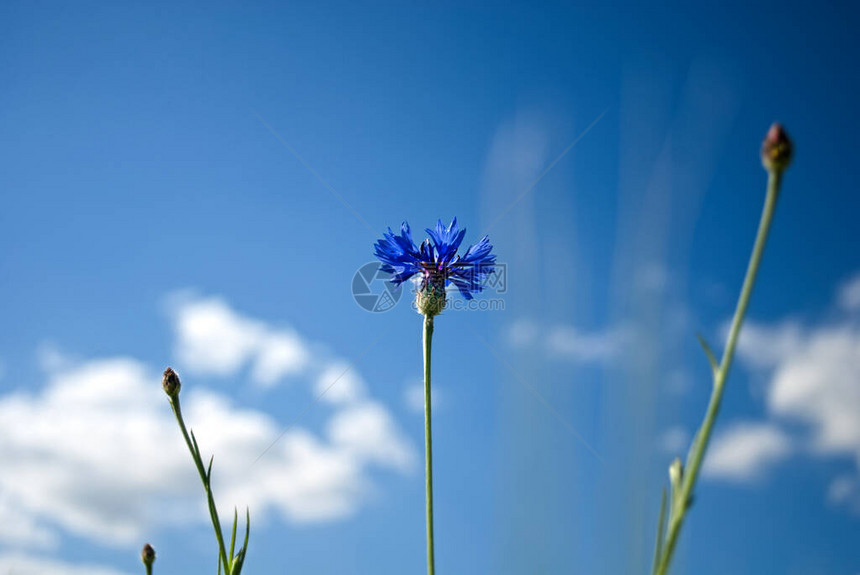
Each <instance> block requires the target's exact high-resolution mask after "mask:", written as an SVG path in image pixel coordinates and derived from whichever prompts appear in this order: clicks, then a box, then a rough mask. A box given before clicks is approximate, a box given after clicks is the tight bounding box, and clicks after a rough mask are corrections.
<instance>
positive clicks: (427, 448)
mask: <svg viewBox="0 0 860 575" xmlns="http://www.w3.org/2000/svg"><path fill="white" fill-rule="evenodd" d="M432 339H433V317H432V316H429V315H425V316H424V452H425V457H426V477H427V573H428V575H434V573H435V572H436V567H435V562H434V557H433V426H432V423H431V401H430V348H431V343H432Z"/></svg>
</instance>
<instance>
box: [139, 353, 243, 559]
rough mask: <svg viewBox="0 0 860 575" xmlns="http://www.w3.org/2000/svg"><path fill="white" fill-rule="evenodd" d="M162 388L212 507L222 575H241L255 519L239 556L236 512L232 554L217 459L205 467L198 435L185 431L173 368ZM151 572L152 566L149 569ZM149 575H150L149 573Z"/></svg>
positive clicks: (235, 512) (236, 513)
mask: <svg viewBox="0 0 860 575" xmlns="http://www.w3.org/2000/svg"><path fill="white" fill-rule="evenodd" d="M161 386H162V387H163V388H164V392H165V393H166V394H167V397H168V399H169V400H170V407H172V408H173V415H175V416H176V422H177V423H178V424H179V429H180V430H181V431H182V437H183V438H184V439H185V445H187V446H188V451H190V452H191V457H192V459H194V465H195V466H196V467H197V473H198V474H199V475H200V481H201V482H202V483H203V489H204V490H205V491H206V500H207V503H208V505H209V516H210V517H211V519H212V527H213V528H214V529H215V539H216V540H217V541H218V573H219V575H220V573H221V571H222V567H223V571H224V575H240V573H241V571H242V565H243V564H244V562H245V551H246V550H247V549H248V536H249V535H250V530H251V516H250V512H249V511H248V510H246V511H245V541H244V543H243V544H242V547H241V548H239V551H238V553H236V554H235V555H234V554H233V552H234V551H235V548H236V527H237V525H238V520H239V514H238V512H237V511H236V509H234V510H233V533H232V536H231V537H230V549H229V553H228V550H227V548H226V546H225V545H224V535H223V533H222V532H221V520H220V519H218V509H217V508H216V507H215V497H214V496H213V495H212V486H211V478H212V461H213V460H214V459H215V456H214V455H213V456H212V457H211V458H209V466H208V467H204V466H203V458H202V457H201V456H200V448H199V447H198V446H197V438H195V437H194V431H191V432H190V434H189V431H188V430H187V429H186V428H185V421H184V420H183V419H182V407H181V405H180V403H179V390H180V389H181V388H182V384H181V383H180V381H179V376H178V375H177V374H176V372H175V371H173V369H171V368H169V367H168V368H167V369H166V370H164V377H163V378H162V380H161ZM147 569H149V566H148V567H147ZM147 575H150V573H149V571H147Z"/></svg>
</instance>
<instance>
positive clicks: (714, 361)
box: [696, 334, 720, 374]
mask: <svg viewBox="0 0 860 575" xmlns="http://www.w3.org/2000/svg"><path fill="white" fill-rule="evenodd" d="M696 338H697V339H698V340H699V345H701V346H702V349H703V350H705V355H706V356H708V363H710V364H711V371H713V373H715V374H716V373H717V370H719V369H720V364H718V363H717V358H716V356H715V355H714V352H713V351H711V346H709V345H708V342H707V341H705V338H704V337H702V335H701V334H696Z"/></svg>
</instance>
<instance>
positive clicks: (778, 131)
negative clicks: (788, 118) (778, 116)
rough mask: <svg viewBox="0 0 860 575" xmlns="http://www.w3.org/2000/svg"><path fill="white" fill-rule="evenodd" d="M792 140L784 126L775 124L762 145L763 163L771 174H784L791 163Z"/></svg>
mask: <svg viewBox="0 0 860 575" xmlns="http://www.w3.org/2000/svg"><path fill="white" fill-rule="evenodd" d="M791 152H792V149H791V140H789V139H788V134H786V133H785V129H784V128H783V127H782V124H779V123H774V124H773V125H772V126H771V127H770V130H768V131H767V136H765V138H764V142H762V145H761V163H762V165H763V166H764V167H765V169H766V170H767V171H769V172H782V171H783V170H785V169H786V168H787V167H788V164H789V163H790V162H791Z"/></svg>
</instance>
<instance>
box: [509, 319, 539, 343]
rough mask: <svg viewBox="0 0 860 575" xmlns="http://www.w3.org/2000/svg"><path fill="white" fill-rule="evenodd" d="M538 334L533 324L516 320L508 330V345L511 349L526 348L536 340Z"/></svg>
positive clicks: (523, 320) (524, 320) (529, 321)
mask: <svg viewBox="0 0 860 575" xmlns="http://www.w3.org/2000/svg"><path fill="white" fill-rule="evenodd" d="M539 335H540V332H539V330H538V326H537V325H536V324H535V322H533V321H531V320H528V319H518V320H517V321H515V322H514V323H513V324H511V326H510V327H509V328H508V331H507V337H508V343H509V344H510V345H511V346H513V347H528V346H530V345H532V344H534V342H535V341H536V340H537V338H538V336H539Z"/></svg>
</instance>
